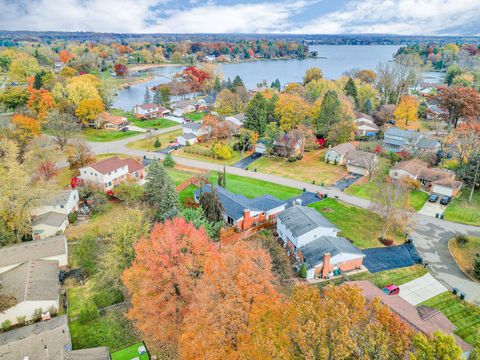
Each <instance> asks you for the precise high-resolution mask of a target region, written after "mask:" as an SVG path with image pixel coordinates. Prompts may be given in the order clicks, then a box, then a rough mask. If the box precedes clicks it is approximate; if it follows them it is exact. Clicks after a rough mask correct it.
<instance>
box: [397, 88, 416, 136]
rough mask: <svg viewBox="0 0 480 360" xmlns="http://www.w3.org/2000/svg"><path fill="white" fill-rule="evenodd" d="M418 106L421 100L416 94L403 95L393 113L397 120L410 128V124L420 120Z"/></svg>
mask: <svg viewBox="0 0 480 360" xmlns="http://www.w3.org/2000/svg"><path fill="white" fill-rule="evenodd" d="M418 106H419V102H418V99H417V98H416V97H415V96H411V95H405V96H402V98H401V100H400V103H399V104H398V106H397V108H396V109H395V112H394V113H393V115H394V116H395V120H397V122H398V123H399V125H400V124H401V125H403V126H405V127H406V128H408V126H409V125H411V124H412V123H415V122H416V121H417V120H418Z"/></svg>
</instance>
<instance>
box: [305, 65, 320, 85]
mask: <svg viewBox="0 0 480 360" xmlns="http://www.w3.org/2000/svg"><path fill="white" fill-rule="evenodd" d="M321 79H323V73H322V70H321V69H320V68H318V67H313V68H310V69H307V71H305V76H304V77H303V85H307V84H308V83H309V82H311V81H313V80H321Z"/></svg>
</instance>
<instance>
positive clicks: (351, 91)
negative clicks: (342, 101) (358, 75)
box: [343, 77, 358, 109]
mask: <svg viewBox="0 0 480 360" xmlns="http://www.w3.org/2000/svg"><path fill="white" fill-rule="evenodd" d="M343 90H344V91H345V94H346V95H347V96H351V97H352V98H353V100H354V101H355V107H356V108H357V109H358V91H357V85H355V81H353V79H352V78H351V77H350V78H348V81H347V83H346V84H345V87H344V88H343Z"/></svg>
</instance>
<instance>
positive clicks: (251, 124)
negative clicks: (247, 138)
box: [243, 92, 268, 136]
mask: <svg viewBox="0 0 480 360" xmlns="http://www.w3.org/2000/svg"><path fill="white" fill-rule="evenodd" d="M267 120H268V100H267V99H265V97H264V96H263V95H262V94H261V93H260V92H257V93H256V94H255V96H254V97H253V98H252V99H251V100H250V101H249V102H248V104H247V106H246V108H245V122H244V124H243V126H244V127H245V128H246V129H250V130H253V131H255V132H257V133H258V134H259V135H260V136H262V135H263V134H264V133H265V128H266V126H267Z"/></svg>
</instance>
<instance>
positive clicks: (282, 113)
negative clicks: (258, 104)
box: [275, 94, 310, 131]
mask: <svg viewBox="0 0 480 360" xmlns="http://www.w3.org/2000/svg"><path fill="white" fill-rule="evenodd" d="M309 112H310V107H309V105H308V104H307V102H305V100H303V99H302V98H301V97H300V96H298V95H291V94H280V96H279V97H278V101H277V103H276V105H275V116H276V117H277V118H278V119H279V124H280V128H281V129H282V130H283V131H288V130H291V129H293V128H295V127H296V126H298V125H300V124H302V123H303V122H304V121H305V120H306V119H307V117H308V116H309Z"/></svg>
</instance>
